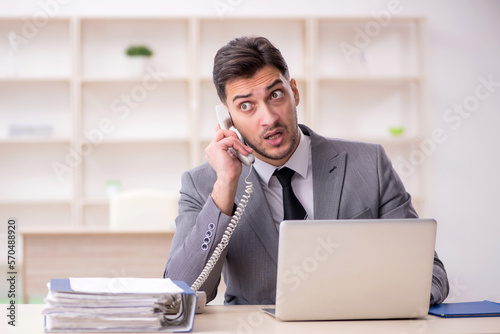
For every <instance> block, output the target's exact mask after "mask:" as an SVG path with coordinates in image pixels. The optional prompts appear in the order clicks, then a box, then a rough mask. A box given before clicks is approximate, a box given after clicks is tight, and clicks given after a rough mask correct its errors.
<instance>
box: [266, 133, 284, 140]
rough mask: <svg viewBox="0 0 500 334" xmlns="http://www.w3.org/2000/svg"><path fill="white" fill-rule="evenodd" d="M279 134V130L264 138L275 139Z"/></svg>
mask: <svg viewBox="0 0 500 334" xmlns="http://www.w3.org/2000/svg"><path fill="white" fill-rule="evenodd" d="M280 135H281V133H280V132H277V133H275V134H273V135H270V136H267V138H266V139H268V140H275V139H278V137H279V136H280Z"/></svg>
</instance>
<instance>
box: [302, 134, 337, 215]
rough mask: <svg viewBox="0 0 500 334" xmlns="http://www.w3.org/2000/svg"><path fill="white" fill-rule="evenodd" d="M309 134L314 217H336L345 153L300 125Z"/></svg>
mask: <svg viewBox="0 0 500 334" xmlns="http://www.w3.org/2000/svg"><path fill="white" fill-rule="evenodd" d="M301 128H302V129H303V130H304V131H305V133H307V134H309V135H310V136H311V150H312V168H313V196H314V219H338V216H339V208H340V200H341V198H342V188H343V185H344V176H345V167H346V153H345V152H341V153H339V152H338V151H337V150H336V149H335V148H334V146H333V145H332V144H331V142H329V141H328V140H326V139H325V138H323V137H321V136H318V135H317V134H316V133H314V132H313V131H312V130H310V129H309V128H307V127H305V126H301Z"/></svg>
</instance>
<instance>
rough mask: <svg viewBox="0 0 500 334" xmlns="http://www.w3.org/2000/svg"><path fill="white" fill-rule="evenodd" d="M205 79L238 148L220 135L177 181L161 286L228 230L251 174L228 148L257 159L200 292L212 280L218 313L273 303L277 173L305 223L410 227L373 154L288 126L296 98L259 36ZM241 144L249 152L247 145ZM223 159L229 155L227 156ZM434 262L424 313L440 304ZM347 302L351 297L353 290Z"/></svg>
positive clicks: (441, 287) (180, 275)
mask: <svg viewBox="0 0 500 334" xmlns="http://www.w3.org/2000/svg"><path fill="white" fill-rule="evenodd" d="M213 80H214V84H215V86H216V88H217V93H218V95H219V98H220V100H221V101H222V103H223V104H224V105H225V107H226V108H227V109H228V110H229V113H230V115H231V119H232V122H233V124H234V127H235V128H236V129H238V131H239V132H240V133H241V135H242V137H243V138H244V141H245V144H246V145H245V144H243V143H242V142H241V141H240V140H239V139H238V137H237V135H236V134H235V132H233V131H230V130H223V129H221V128H220V127H219V126H218V127H217V130H216V133H215V135H214V137H213V139H212V141H211V143H210V145H209V146H208V147H207V148H206V157H207V161H208V163H205V164H203V165H201V166H199V167H197V168H194V169H192V170H190V171H188V172H186V173H184V174H183V176H182V187H181V190H180V193H181V197H180V201H179V216H178V217H177V219H176V226H177V230H176V233H175V236H174V239H173V242H172V248H171V250H170V255H169V258H168V261H167V264H166V268H165V272H164V277H169V278H171V279H175V280H182V281H185V282H186V283H188V284H192V283H193V282H194V281H195V280H196V278H197V277H198V275H199V274H200V272H201V271H202V269H203V268H204V266H205V263H206V262H207V261H208V259H209V258H210V256H211V254H212V252H213V250H214V249H215V248H216V246H217V244H218V243H219V242H220V240H221V238H222V235H223V234H224V231H225V230H226V227H227V226H228V225H229V224H230V220H231V216H232V215H233V214H234V211H235V208H236V204H235V203H237V202H238V200H239V199H240V198H242V196H243V195H244V194H245V185H246V184H245V178H246V177H247V175H248V174H249V172H250V171H251V170H250V168H249V167H247V166H244V165H242V164H241V162H240V161H239V160H238V159H237V157H236V156H235V155H234V154H232V153H229V154H228V150H229V149H230V148H232V149H234V150H237V151H238V152H240V153H241V154H243V155H245V156H246V155H248V154H249V153H252V154H253V155H254V156H255V157H256V161H255V163H254V165H253V168H254V169H255V170H254V171H253V172H251V174H250V175H249V176H248V181H250V182H253V185H254V192H253V194H252V197H251V198H250V200H249V201H248V205H247V207H246V210H245V212H244V213H243V215H242V217H241V219H240V221H239V225H238V226H237V228H236V229H235V231H234V233H233V235H232V237H231V240H230V243H229V245H228V246H227V248H226V249H225V250H224V252H223V253H222V256H221V258H220V259H219V261H218V262H217V264H215V267H214V269H213V271H212V272H211V274H210V275H209V277H208V279H207V280H206V281H205V283H204V284H203V285H202V286H201V288H200V290H201V291H205V292H206V293H207V299H208V301H210V300H212V299H213V298H215V296H216V293H217V287H218V284H219V282H220V280H221V273H222V274H223V276H224V280H225V282H226V286H227V288H226V294H225V303H227V304H274V303H275V297H276V296H275V295H276V270H277V257H278V226H279V222H281V221H282V220H283V217H284V209H283V197H282V187H281V184H280V182H279V181H278V180H277V178H276V176H274V175H273V173H274V171H275V169H276V168H281V167H283V166H286V167H288V168H290V169H292V170H293V171H295V174H294V175H293V178H292V188H293V191H294V193H295V194H296V197H297V198H298V200H299V201H300V203H301V204H302V206H303V207H304V209H305V211H306V213H307V217H308V219H355V218H357V219H367V218H416V217H417V213H416V212H415V210H414V208H413V206H412V204H411V197H410V195H409V194H408V193H407V192H406V190H405V188H404V186H403V184H402V182H401V180H400V178H399V177H398V176H397V174H396V172H395V171H394V169H393V168H392V165H391V162H390V161H389V159H388V158H387V156H386V154H385V152H384V150H383V148H382V147H381V146H380V145H375V144H366V143H360V142H351V141H344V140H338V139H327V138H324V137H322V136H320V135H318V134H316V133H315V132H313V131H312V130H311V129H309V128H308V127H306V126H304V125H298V123H297V111H296V106H297V105H298V104H299V101H300V96H299V91H298V89H297V85H296V82H295V80H294V79H291V78H290V76H289V73H288V67H287V64H286V62H285V60H284V59H283V57H282V56H281V53H280V52H279V50H278V49H276V48H275V47H274V46H273V45H272V44H271V43H270V42H269V41H268V40H267V39H265V38H263V37H242V38H238V39H235V40H232V41H230V42H229V43H228V44H227V45H225V46H224V47H222V48H221V49H220V50H219V51H218V52H217V54H216V56H215V60H214V71H213ZM247 145H248V146H247ZM229 152H230V151H229ZM448 289H449V287H448V279H447V275H446V271H445V269H444V266H443V264H442V262H441V261H440V260H439V258H438V256H437V254H435V259H434V272H433V282H432V293H431V296H430V304H431V305H432V304H436V303H440V302H442V301H443V300H444V299H445V298H446V296H447V295H448ZM352 293H353V295H356V291H352Z"/></svg>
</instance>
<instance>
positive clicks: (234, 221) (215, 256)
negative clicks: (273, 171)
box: [164, 164, 253, 325]
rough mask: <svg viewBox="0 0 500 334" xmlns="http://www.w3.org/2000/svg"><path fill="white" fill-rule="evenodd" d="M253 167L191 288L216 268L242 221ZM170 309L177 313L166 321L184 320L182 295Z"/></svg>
mask: <svg viewBox="0 0 500 334" xmlns="http://www.w3.org/2000/svg"><path fill="white" fill-rule="evenodd" d="M252 169H253V164H252V165H250V171H249V172H248V175H247V177H246V178H245V183H246V186H245V194H243V196H242V198H241V199H240V202H239V203H238V206H237V208H236V211H235V212H234V215H233V216H232V217H231V221H230V222H229V225H228V226H227V227H226V230H225V231H224V234H223V236H222V239H221V241H220V242H219V244H218V245H217V247H215V249H214V251H213V253H212V256H211V257H210V259H209V260H208V261H207V264H206V265H205V267H204V268H203V270H202V271H201V273H200V275H199V276H198V278H197V279H196V281H194V283H193V284H192V285H191V290H193V291H194V292H197V291H198V289H199V288H200V287H201V286H202V285H203V283H205V281H206V280H207V278H208V276H209V275H210V273H211V272H212V270H213V269H214V267H215V265H216V263H217V261H219V259H220V257H221V256H222V252H224V249H225V248H226V247H227V245H228V244H229V239H231V235H232V234H233V232H234V229H235V228H236V226H237V225H238V222H239V221H240V218H241V216H242V215H243V212H244V211H245V208H246V207H247V204H248V200H249V198H250V196H252V193H253V182H250V181H248V177H249V176H250V174H251V173H252ZM165 306H166V307H167V308H168V309H170V310H177V312H176V314H173V315H168V316H167V315H165V316H164V322H165V323H167V324H169V325H176V324H179V323H181V322H182V321H184V318H185V317H186V314H185V312H183V307H182V297H181V296H178V297H177V298H176V299H175V300H174V301H172V302H171V303H170V304H169V305H165Z"/></svg>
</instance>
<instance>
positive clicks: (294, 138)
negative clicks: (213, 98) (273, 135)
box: [240, 117, 299, 160]
mask: <svg viewBox="0 0 500 334" xmlns="http://www.w3.org/2000/svg"><path fill="white" fill-rule="evenodd" d="M275 128H282V129H283V133H284V134H288V133H290V132H288V130H289V129H288V127H285V126H283V125H282V124H281V123H278V124H276V125H275V126H273V128H269V129H265V130H264V131H262V133H265V132H268V131H272V130H273V129H275ZM298 131H299V130H298V122H297V117H296V118H295V126H294V129H293V130H292V132H291V134H292V135H293V136H292V142H291V143H290V146H289V147H288V148H287V149H286V151H285V152H282V153H281V154H280V155H274V156H273V155H270V153H268V152H266V150H265V149H264V148H263V147H261V146H258V145H256V144H255V143H253V142H252V141H250V140H248V139H247V138H246V137H245V136H244V135H243V134H241V133H240V134H241V136H242V137H243V140H244V141H245V144H246V145H248V146H250V147H251V148H252V149H253V150H254V151H255V152H256V153H258V154H259V155H261V156H262V157H264V158H266V159H270V160H281V159H284V158H286V157H288V156H289V155H290V154H291V153H292V152H293V150H294V149H295V147H296V146H297V141H298V140H299V133H298ZM259 138H262V136H259Z"/></svg>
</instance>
